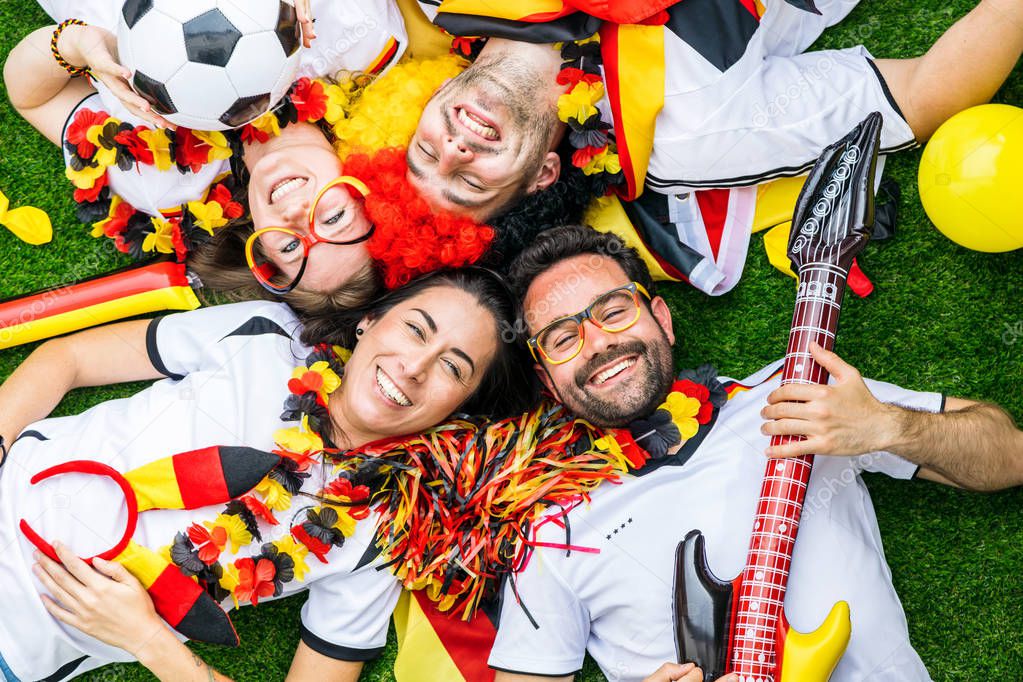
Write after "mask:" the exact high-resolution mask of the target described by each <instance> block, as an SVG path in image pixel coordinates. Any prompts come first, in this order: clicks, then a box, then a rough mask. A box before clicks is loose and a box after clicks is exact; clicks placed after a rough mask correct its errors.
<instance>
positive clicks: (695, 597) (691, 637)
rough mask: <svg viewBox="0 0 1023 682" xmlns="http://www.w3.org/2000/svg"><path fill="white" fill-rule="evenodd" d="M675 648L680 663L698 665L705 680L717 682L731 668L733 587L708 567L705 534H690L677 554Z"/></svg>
mask: <svg viewBox="0 0 1023 682" xmlns="http://www.w3.org/2000/svg"><path fill="white" fill-rule="evenodd" d="M675 566H676V573H675V604H674V607H675V644H676V647H677V649H678V653H679V656H680V658H679V660H682V661H697V662H698V664H699V666H700V667H701V668H703V679H705V680H716V679H717V678H719V677H721V676H722V675H724V674H725V668H726V667H727V665H728V642H729V640H730V639H731V638H730V637H729V636H728V635H729V630H730V628H731V625H732V605H733V601H734V598H733V595H734V592H733V585H732V583H731V582H724V581H722V580H719V579H718V578H717V577H716V576H715V575H714V573H713V571H711V570H710V565H709V564H708V563H707V546H706V540H705V539H704V537H703V533H701V532H700V531H698V530H694V531H690V533H689V534H688V535H687V536H686V539H685V540H683V541H682V542H680V543H679V545H678V549H677V550H676V551H675Z"/></svg>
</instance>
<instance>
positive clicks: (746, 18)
mask: <svg viewBox="0 0 1023 682" xmlns="http://www.w3.org/2000/svg"><path fill="white" fill-rule="evenodd" d="M665 26H666V27H667V28H668V29H669V30H670V31H671V32H672V33H674V34H675V35H677V36H678V37H679V38H681V39H682V40H683V41H684V42H685V43H686V44H688V45H689V46H690V47H692V48H693V49H694V50H696V51H697V52H698V53H700V56H701V57H703V58H704V59H706V60H707V61H708V62H710V63H711V64H713V65H714V66H715V67H717V68H718V69H719V70H721V71H727V70H728V68H729V67H730V66H731V65H732V64H734V63H736V62H737V61H739V59H741V58H742V55H743V54H745V53H746V47H747V46H748V45H749V41H750V38H752V37H753V34H754V33H756V31H757V28H758V27H759V26H760V22H759V21H757V18H756V17H754V16H753V15H752V14H750V12H749V10H748V9H746V8H745V7H744V6H743V5H742V3H740V2H739V0H685V2H679V3H676V4H675V5H672V6H671V7H669V8H668V23H667V24H665Z"/></svg>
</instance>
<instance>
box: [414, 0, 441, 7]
mask: <svg viewBox="0 0 1023 682" xmlns="http://www.w3.org/2000/svg"><path fill="white" fill-rule="evenodd" d="M440 3H441V0H419V4H420V5H429V6H430V7H440Z"/></svg>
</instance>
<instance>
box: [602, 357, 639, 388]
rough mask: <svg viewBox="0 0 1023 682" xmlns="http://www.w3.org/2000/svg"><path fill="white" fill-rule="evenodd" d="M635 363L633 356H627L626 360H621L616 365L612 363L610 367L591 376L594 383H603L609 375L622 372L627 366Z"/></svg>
mask: <svg viewBox="0 0 1023 682" xmlns="http://www.w3.org/2000/svg"><path fill="white" fill-rule="evenodd" d="M635 364H636V359H635V358H629V359H628V360H622V361H621V362H619V363H618V364H617V365H614V366H612V367H608V368H607V369H605V370H604V371H603V372H601V373H600V374H598V375H597V376H595V377H593V383H595V384H597V385H598V386H599V385H600V384H603V383H604V382H606V381H607V380H608V379H610V378H611V377H614V376H618V375H619V374H621V373H622V372H624V371H625V370H627V369H628V368H630V367H632V366H633V365H635Z"/></svg>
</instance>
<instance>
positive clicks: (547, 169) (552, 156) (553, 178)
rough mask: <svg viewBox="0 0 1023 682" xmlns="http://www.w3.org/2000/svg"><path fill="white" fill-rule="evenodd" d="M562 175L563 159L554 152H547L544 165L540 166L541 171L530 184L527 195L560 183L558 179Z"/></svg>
mask: <svg viewBox="0 0 1023 682" xmlns="http://www.w3.org/2000/svg"><path fill="white" fill-rule="evenodd" d="M560 175H561V157H560V156H558V155H557V154H556V153H554V152H547V154H546V155H545V156H544V157H543V163H542V164H540V169H539V170H538V171H537V172H536V177H535V178H533V181H532V182H531V183H529V188H528V191H527V192H526V193H527V194H534V193H535V192H539V191H540V190H544V189H547V188H548V187H550V186H551V185H553V184H554V183H555V182H557V181H558V177H559V176H560Z"/></svg>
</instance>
